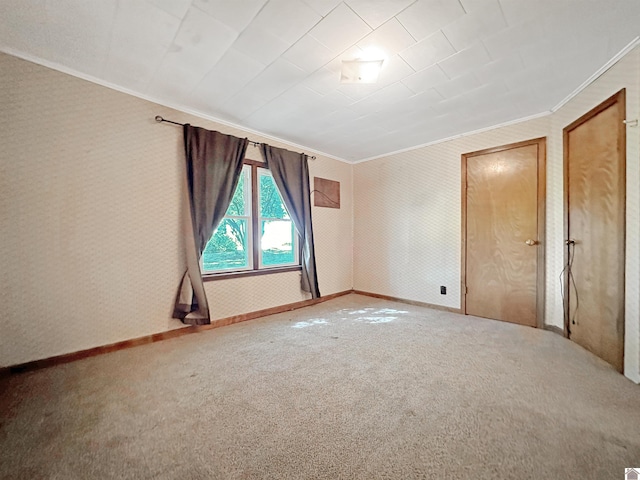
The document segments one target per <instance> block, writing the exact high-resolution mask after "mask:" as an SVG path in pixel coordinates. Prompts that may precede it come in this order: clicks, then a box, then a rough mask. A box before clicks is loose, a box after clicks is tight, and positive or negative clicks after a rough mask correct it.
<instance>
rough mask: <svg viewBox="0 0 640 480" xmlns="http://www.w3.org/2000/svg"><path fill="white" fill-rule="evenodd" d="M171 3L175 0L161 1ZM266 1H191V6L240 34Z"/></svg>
mask: <svg viewBox="0 0 640 480" xmlns="http://www.w3.org/2000/svg"><path fill="white" fill-rule="evenodd" d="M161 1H165V2H170V3H173V2H174V1H175V0H161ZM265 3H267V0H242V1H241V2H230V1H229V0H193V5H194V6H195V7H197V8H199V9H200V10H202V11H204V12H207V13H208V14H209V15H211V16H212V17H214V18H215V19H217V20H219V21H220V22H222V23H224V24H226V25H228V26H229V27H231V28H233V29H234V30H235V31H236V32H238V33H240V32H242V31H243V30H244V29H245V28H246V27H247V25H249V23H251V21H252V20H253V19H254V17H255V16H256V15H257V14H258V12H259V11H260V9H261V8H262V7H263V6H264V5H265Z"/></svg>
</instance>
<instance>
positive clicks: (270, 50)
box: [233, 27, 290, 65]
mask: <svg viewBox="0 0 640 480" xmlns="http://www.w3.org/2000/svg"><path fill="white" fill-rule="evenodd" d="M289 46H290V45H289V44H288V43H287V42H285V41H284V40H282V39H280V38H278V37H276V36H275V35H272V34H271V33H269V32H267V31H264V30H261V29H260V28H257V27H256V28H248V29H246V30H245V31H244V32H242V33H241V34H240V36H239V37H238V39H237V40H236V41H235V43H234V44H233V48H235V49H236V50H238V51H239V52H242V53H244V54H245V55H247V56H249V57H251V58H253V59H254V60H256V61H258V62H260V63H264V64H265V65H268V64H270V63H271V62H273V61H274V60H275V59H276V58H278V57H279V56H280V55H282V54H283V53H284V52H285V51H286V50H287V49H288V48H289Z"/></svg>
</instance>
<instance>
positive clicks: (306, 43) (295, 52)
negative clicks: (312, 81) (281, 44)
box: [282, 35, 334, 73]
mask: <svg viewBox="0 0 640 480" xmlns="http://www.w3.org/2000/svg"><path fill="white" fill-rule="evenodd" d="M282 57H283V58H284V59H286V60H289V61H290V62H291V63H293V64H295V65H297V66H298V67H300V68H301V69H302V70H304V71H306V72H308V73H311V72H315V71H316V70H317V69H318V68H320V67H322V66H324V65H326V64H327V62H329V61H330V60H331V59H332V58H333V57H334V55H333V54H332V53H331V52H330V51H329V49H328V48H327V47H325V46H324V45H322V44H321V43H320V42H319V41H317V40H316V39H315V38H313V37H312V36H311V35H305V36H304V37H302V38H301V39H300V40H298V41H297V42H296V43H295V44H294V45H293V46H292V47H291V48H290V49H289V50H287V51H286V52H285V53H284V54H283V55H282Z"/></svg>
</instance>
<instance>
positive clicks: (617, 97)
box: [562, 88, 627, 355]
mask: <svg viewBox="0 0 640 480" xmlns="http://www.w3.org/2000/svg"><path fill="white" fill-rule="evenodd" d="M617 102H620V103H621V104H622V107H623V108H622V110H621V111H619V114H618V150H619V151H620V152H622V161H621V162H620V165H619V168H620V173H621V174H622V178H623V181H624V201H623V202H622V203H623V205H622V209H623V210H622V211H623V212H624V231H623V232H622V236H623V242H624V247H623V253H624V262H622V274H623V276H625V277H626V272H625V270H626V263H627V262H626V258H627V252H626V249H627V128H626V125H625V123H624V120H625V118H626V111H627V102H626V89H625V88H623V89H622V90H619V91H618V92H616V93H614V94H613V95H611V96H610V97H609V98H607V99H606V100H605V101H604V102H602V103H600V104H598V105H596V106H595V107H593V108H592V109H591V110H589V111H588V112H587V113H585V114H584V115H582V116H580V117H579V118H577V119H576V120H574V121H573V122H571V123H570V124H569V125H567V126H566V127H564V128H563V129H562V151H563V166H562V176H563V179H564V181H563V188H564V191H563V194H562V196H563V201H564V219H563V221H564V225H563V233H564V239H563V244H564V246H563V248H562V250H563V251H564V265H566V264H567V262H568V261H569V248H566V247H567V245H566V244H565V242H566V241H567V240H569V133H570V132H571V131H572V130H574V129H575V128H577V127H579V126H580V125H582V124H583V123H585V122H587V121H588V120H591V119H592V118H593V117H595V116H596V115H598V114H599V113H600V112H602V111H604V110H606V109H607V108H609V107H611V106H613V105H614V104H616V103H617ZM569 287H570V285H569V279H568V278H567V275H565V278H564V279H563V294H564V298H565V299H566V300H565V302H564V304H563V305H562V311H563V314H564V336H565V337H566V338H571V331H570V325H569V317H570V315H571V312H570V307H571V305H570V304H569V293H570V292H569ZM626 294H627V292H626V290H625V291H623V292H622V298H623V308H624V312H625V317H626V302H625V298H626ZM625 326H626V325H625V324H624V322H623V328H622V352H623V355H624V338H625V330H626V329H625V328H624V327H625Z"/></svg>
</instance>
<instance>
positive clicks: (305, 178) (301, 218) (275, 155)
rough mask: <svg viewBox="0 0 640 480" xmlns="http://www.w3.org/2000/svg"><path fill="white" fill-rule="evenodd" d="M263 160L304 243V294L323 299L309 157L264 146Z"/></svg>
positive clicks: (262, 148)
mask: <svg viewBox="0 0 640 480" xmlns="http://www.w3.org/2000/svg"><path fill="white" fill-rule="evenodd" d="M260 150H261V152H262V156H263V157H264V160H265V161H266V162H267V166H268V167H269V170H271V174H272V175H273V181H274V182H275V184H276V186H277V187H278V190H280V194H281V195H282V200H283V201H284V204H285V206H286V207H287V211H288V212H289V215H291V219H292V220H293V224H294V225H295V227H296V231H297V232H298V235H300V239H301V242H302V262H301V263H302V285H301V286H302V290H304V291H305V292H310V293H311V297H312V298H318V297H320V290H319V289H318V276H317V274H316V254H315V250H314V246H313V226H312V224H311V192H310V188H309V164H308V162H307V157H306V155H304V154H302V153H295V152H290V151H289V150H284V149H282V148H275V147H271V146H269V145H265V144H264V143H263V144H262V145H261V146H260Z"/></svg>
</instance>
